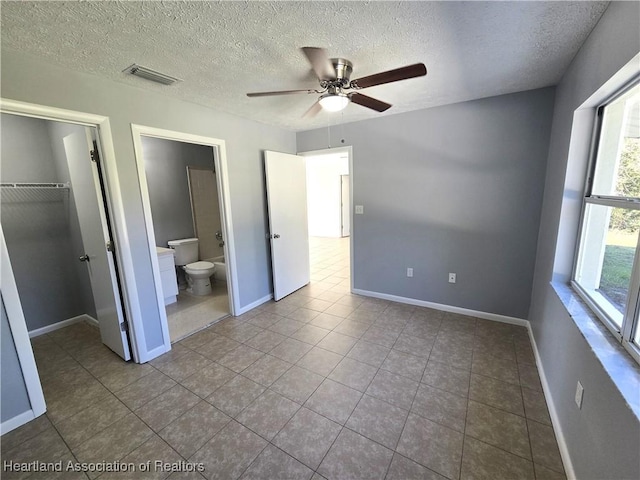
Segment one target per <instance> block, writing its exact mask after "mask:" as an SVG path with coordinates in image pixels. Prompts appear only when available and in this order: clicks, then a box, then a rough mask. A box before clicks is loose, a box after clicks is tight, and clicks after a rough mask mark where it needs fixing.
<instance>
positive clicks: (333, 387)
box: [304, 379, 362, 425]
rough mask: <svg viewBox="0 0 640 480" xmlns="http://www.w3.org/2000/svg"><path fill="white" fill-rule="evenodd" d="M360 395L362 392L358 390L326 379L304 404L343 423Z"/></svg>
mask: <svg viewBox="0 0 640 480" xmlns="http://www.w3.org/2000/svg"><path fill="white" fill-rule="evenodd" d="M361 397H362V393H360V392H359V391H357V390H354V389H353V388H349V387H347V386H345V385H342V384H340V383H337V382H334V381H333V380H329V379H326V380H325V381H324V382H322V385H320V386H319V387H318V389H317V390H316V391H315V392H314V394H313V395H311V397H310V398H309V400H307V401H306V403H305V404H304V406H305V407H307V408H309V409H311V410H313V411H314V412H316V413H319V414H320V415H323V416H325V417H327V418H328V419H330V420H333V421H334V422H337V423H339V424H341V425H344V424H345V422H346V421H347V420H348V419H349V416H350V415H351V412H353V410H354V409H355V408H356V405H357V404H358V402H359V401H360V398H361Z"/></svg>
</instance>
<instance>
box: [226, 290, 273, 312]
mask: <svg viewBox="0 0 640 480" xmlns="http://www.w3.org/2000/svg"><path fill="white" fill-rule="evenodd" d="M272 299H273V295H272V294H269V295H267V296H264V297H262V298H260V299H258V300H256V301H255V302H253V303H250V304H249V305H245V306H244V307H240V310H238V311H237V312H235V315H236V317H237V316H240V315H242V314H243V313H247V312H248V311H249V310H253V309H254V308H256V307H259V306H260V305H262V304H265V303H267V302H269V301H271V300H272Z"/></svg>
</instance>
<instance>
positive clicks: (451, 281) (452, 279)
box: [449, 273, 456, 283]
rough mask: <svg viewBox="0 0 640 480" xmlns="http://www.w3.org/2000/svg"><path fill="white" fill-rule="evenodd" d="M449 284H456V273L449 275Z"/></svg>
mask: <svg viewBox="0 0 640 480" xmlns="http://www.w3.org/2000/svg"><path fill="white" fill-rule="evenodd" d="M449 283H456V274H455V273H450V274H449Z"/></svg>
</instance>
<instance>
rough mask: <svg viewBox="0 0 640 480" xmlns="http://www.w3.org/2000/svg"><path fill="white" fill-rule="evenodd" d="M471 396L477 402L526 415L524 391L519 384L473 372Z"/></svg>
mask: <svg viewBox="0 0 640 480" xmlns="http://www.w3.org/2000/svg"><path fill="white" fill-rule="evenodd" d="M469 398H470V399H471V400H475V401H476V402H480V403H484V404H486V405H491V406H492V407H496V408H500V409H502V410H506V411H507V412H511V413H515V414H516V415H522V416H524V406H523V403H522V391H521V389H520V386H519V385H514V384H512V383H506V382H502V381H500V380H496V379H494V378H491V377H485V376H484V375H476V374H475V373H472V374H471V387H470V389H469Z"/></svg>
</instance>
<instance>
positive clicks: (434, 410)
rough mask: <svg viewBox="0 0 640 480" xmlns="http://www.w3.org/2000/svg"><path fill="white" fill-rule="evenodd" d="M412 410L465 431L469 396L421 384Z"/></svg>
mask: <svg viewBox="0 0 640 480" xmlns="http://www.w3.org/2000/svg"><path fill="white" fill-rule="evenodd" d="M411 411H412V412H413V413H416V414H418V415H420V416H421V417H424V418H428V419H429V420H431V421H434V422H436V423H439V424H440V425H444V426H445V427H449V428H452V429H453V430H457V431H458V432H462V433H464V426H465V419H466V416H467V398H466V397H461V396H459V395H455V394H453V393H450V392H445V391H444V390H438V389H437V388H434V387H430V386H428V385H425V384H421V385H420V387H419V388H418V393H416V396H415V398H414V400H413V405H412V406H411Z"/></svg>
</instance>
